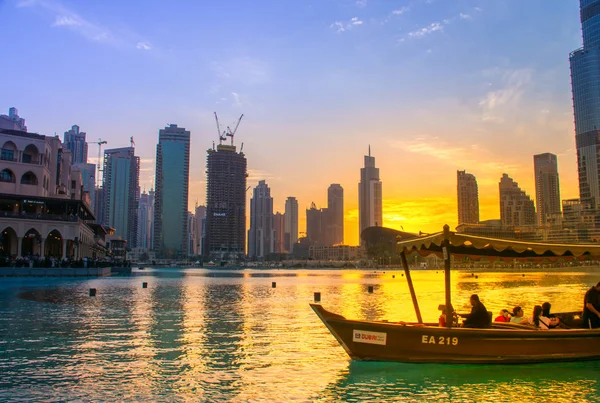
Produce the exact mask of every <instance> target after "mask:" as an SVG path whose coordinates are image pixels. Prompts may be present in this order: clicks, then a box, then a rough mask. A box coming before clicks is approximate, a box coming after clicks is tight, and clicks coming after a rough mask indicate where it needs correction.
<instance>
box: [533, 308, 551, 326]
mask: <svg viewBox="0 0 600 403" xmlns="http://www.w3.org/2000/svg"><path fill="white" fill-rule="evenodd" d="M530 322H531V323H532V324H533V326H535V327H537V328H540V329H542V330H548V329H550V323H551V321H550V318H547V317H545V316H544V315H542V307H541V306H540V305H536V306H534V307H533V317H532V318H531V321H530Z"/></svg>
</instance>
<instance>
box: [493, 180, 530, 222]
mask: <svg viewBox="0 0 600 403" xmlns="http://www.w3.org/2000/svg"><path fill="white" fill-rule="evenodd" d="M499 188H500V219H501V220H502V225H503V226H505V227H520V226H524V225H535V207H534V205H533V200H531V198H530V197H529V196H528V195H527V193H525V192H524V191H523V190H521V188H519V184H518V183H517V182H515V181H514V180H513V179H512V178H511V177H509V176H508V175H507V174H502V178H501V179H500V184H499Z"/></svg>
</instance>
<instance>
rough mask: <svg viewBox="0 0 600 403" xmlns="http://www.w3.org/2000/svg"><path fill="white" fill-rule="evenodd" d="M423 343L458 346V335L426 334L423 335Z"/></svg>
mask: <svg viewBox="0 0 600 403" xmlns="http://www.w3.org/2000/svg"><path fill="white" fill-rule="evenodd" d="M421 343H423V344H443V345H446V346H457V345H458V337H449V336H428V335H426V334H424V335H423V336H421Z"/></svg>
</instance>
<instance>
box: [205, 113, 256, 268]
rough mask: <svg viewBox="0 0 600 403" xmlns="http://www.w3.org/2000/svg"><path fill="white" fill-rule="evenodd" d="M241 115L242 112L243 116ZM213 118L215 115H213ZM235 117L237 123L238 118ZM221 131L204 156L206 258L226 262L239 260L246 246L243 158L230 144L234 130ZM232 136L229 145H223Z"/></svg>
mask: <svg viewBox="0 0 600 403" xmlns="http://www.w3.org/2000/svg"><path fill="white" fill-rule="evenodd" d="M242 116H243V115H242ZM215 117H216V114H215ZM241 119H242V117H240V119H239V120H238V125H239V122H240V120H241ZM237 127H238V126H236V127H235V129H234V130H231V129H229V127H228V128H227V131H226V132H223V133H221V130H220V126H219V123H218V120H217V128H218V129H219V143H220V144H219V145H217V146H216V148H215V147H214V145H213V148H211V149H209V150H208V152H207V154H208V155H207V157H206V168H207V170H206V173H207V185H206V235H205V239H204V251H205V254H206V258H208V259H210V260H213V261H215V262H221V263H227V262H233V261H237V260H240V259H241V258H243V257H244V255H245V245H246V177H247V176H248V173H247V168H246V165H247V164H246V157H245V156H244V153H243V152H242V148H243V144H242V148H240V151H239V152H237V149H236V146H235V145H234V144H233V138H234V134H235V132H236V130H237ZM227 137H231V144H230V145H227V144H222V142H223V141H224V140H226V139H227Z"/></svg>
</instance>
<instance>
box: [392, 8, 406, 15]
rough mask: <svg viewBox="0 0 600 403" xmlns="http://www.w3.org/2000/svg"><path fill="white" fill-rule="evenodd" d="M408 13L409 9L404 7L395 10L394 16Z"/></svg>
mask: <svg viewBox="0 0 600 403" xmlns="http://www.w3.org/2000/svg"><path fill="white" fill-rule="evenodd" d="M407 11H408V7H402V8H399V9H397V10H393V11H392V14H393V15H402V14H404V13H405V12H407Z"/></svg>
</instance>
